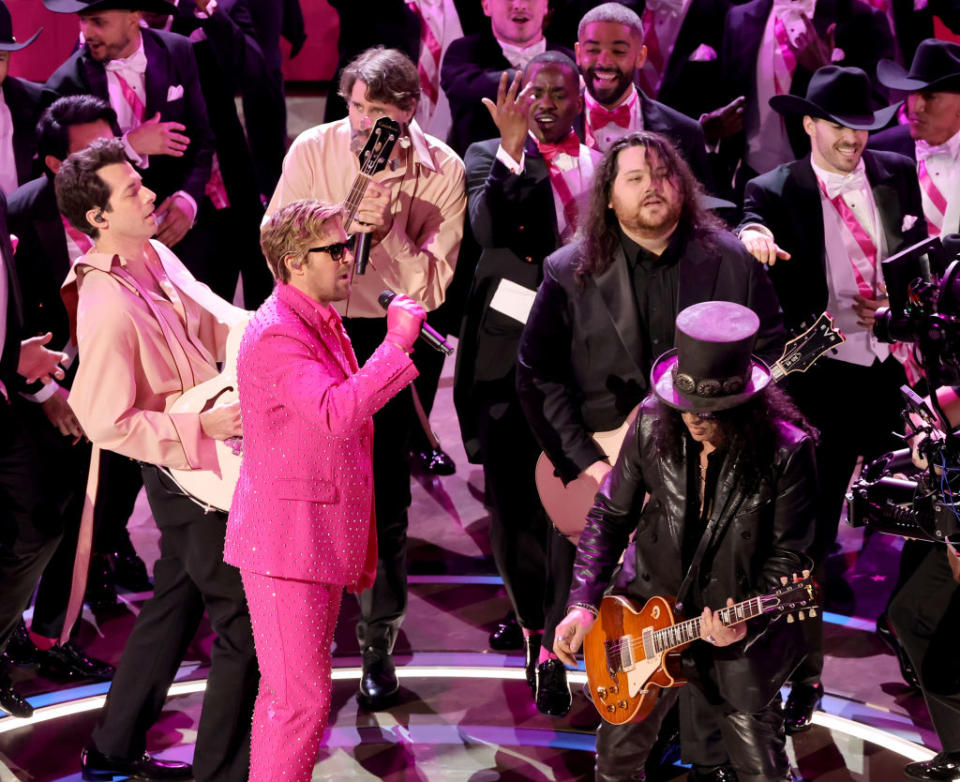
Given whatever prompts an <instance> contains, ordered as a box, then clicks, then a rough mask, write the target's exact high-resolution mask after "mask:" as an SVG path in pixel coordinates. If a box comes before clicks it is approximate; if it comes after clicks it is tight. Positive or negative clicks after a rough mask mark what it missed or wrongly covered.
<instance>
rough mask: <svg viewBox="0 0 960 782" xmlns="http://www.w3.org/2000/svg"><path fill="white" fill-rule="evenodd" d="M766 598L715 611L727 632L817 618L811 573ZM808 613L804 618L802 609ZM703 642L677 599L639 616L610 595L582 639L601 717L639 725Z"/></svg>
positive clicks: (650, 605) (652, 602)
mask: <svg viewBox="0 0 960 782" xmlns="http://www.w3.org/2000/svg"><path fill="white" fill-rule="evenodd" d="M783 582H784V585H783V586H782V587H780V588H779V589H777V590H776V591H774V592H771V593H770V594H768V595H761V596H760V597H753V598H750V599H749V600H744V601H743V602H742V603H737V604H736V605H732V606H727V607H725V608H721V609H719V610H718V611H717V612H716V615H717V616H719V617H720V619H721V621H722V622H723V624H724V625H725V626H727V627H729V626H731V625H736V624H740V623H742V622H746V621H747V620H748V619H753V618H754V617H757V616H772V617H774V618H776V617H778V616H780V615H781V614H787V621H788V622H790V621H793V619H794V616H793V615H794V613H796V614H797V616H798V617H799V618H800V619H805V618H806V617H807V616H810V617H814V616H816V606H817V604H818V603H819V594H818V590H817V587H816V584H815V583H814V582H813V580H812V579H811V578H810V572H809V571H804V574H803V578H802V579H800V578H796V577H795V579H794V581H793V582H790V581H789V580H788V579H787V578H784V579H783ZM805 609H808V610H807V613H804V610H805ZM698 638H700V617H699V616H698V617H695V618H694V619H688V620H686V621H677V618H676V614H675V606H674V600H673V598H670V597H652V598H650V599H649V600H648V601H647V602H646V603H645V604H644V606H643V608H641V609H640V610H639V611H638V610H637V608H636V604H635V603H634V601H632V600H631V599H630V598H627V597H624V596H623V595H607V596H606V597H605V598H603V602H602V603H601V605H600V615H599V616H598V617H597V620H596V622H594V624H593V627H592V628H591V629H590V632H589V633H587V636H586V638H584V640H583V659H584V665H585V667H586V669H587V686H588V688H589V691H590V697H591V699H592V700H593V705H594V706H596V707H597V711H598V712H600V716H601V717H603V719H604V720H606V721H607V722H610V723H612V724H614V725H622V724H623V723H625V722H640V721H641V720H643V719H644V718H645V717H646V716H647V715H648V714H649V713H650V711H651V710H652V709H653V707H654V705H655V704H656V702H657V698H658V697H659V696H660V690H661V689H663V688H666V687H680V686H681V685H683V684H686V680H685V679H683V678H682V676H681V674H680V653H681V652H682V651H683V650H684V649H685V648H686V647H687V646H689V645H690V644H691V643H692V642H693V641H695V640H697V639H698Z"/></svg>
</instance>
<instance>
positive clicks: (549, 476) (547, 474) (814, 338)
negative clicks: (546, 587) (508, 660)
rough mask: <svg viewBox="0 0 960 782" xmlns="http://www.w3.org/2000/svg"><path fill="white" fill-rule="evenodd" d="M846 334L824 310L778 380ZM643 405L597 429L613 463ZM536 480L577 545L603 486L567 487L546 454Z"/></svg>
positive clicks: (790, 348)
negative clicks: (603, 429) (619, 421)
mask: <svg viewBox="0 0 960 782" xmlns="http://www.w3.org/2000/svg"><path fill="white" fill-rule="evenodd" d="M844 339H845V337H844V336H843V334H842V333H841V332H840V330H839V329H838V328H837V327H836V326H834V325H833V318H831V317H830V314H829V313H827V312H824V313H823V314H822V315H821V316H820V317H819V318H817V320H816V322H815V323H814V324H813V325H812V326H811V327H810V328H808V329H807V330H806V331H804V332H803V333H802V334H800V335H798V336H796V337H794V338H793V339H791V340H790V341H789V342H787V344H786V345H785V346H784V348H783V354H782V355H781V356H780V358H779V359H778V360H777V361H776V362H775V363H774V364H773V365H772V366H771V367H770V374H771V376H772V378H773V380H774V382H776V381H779V380H782V379H783V378H784V377H786V376H787V375H788V374H790V373H791V372H806V371H807V370H808V369H809V368H810V367H811V366H812V365H813V362H814V361H816V360H817V359H818V358H820V356H822V355H823V354H824V353H826V352H827V351H828V350H830V349H832V348H833V347H835V346H836V345H839V344H840V343H841V342H843V341H844ZM639 409H640V407H639V405H638V406H637V407H635V408H634V409H633V410H631V411H630V414H629V415H628V416H627V418H626V420H625V421H624V422H623V423H622V424H620V426H619V427H618V428H617V429H613V430H611V431H609V432H597V433H595V434H594V435H592V437H593V441H594V442H595V443H596V444H597V446H598V447H599V448H600V451H601V452H602V453H603V454H604V456H606V457H607V460H608V461H609V462H610V463H611V464H613V463H614V462H615V461H616V460H617V455H618V454H619V453H620V449H621V448H622V447H623V441H624V440H625V439H626V437H627V432H629V431H630V427H631V426H633V422H634V421H635V420H636V418H637V412H638V411H639ZM534 480H535V481H536V484H537V491H538V492H539V493H540V502H541V503H542V504H543V509H544V510H545V511H546V512H547V516H549V517H550V521H552V522H553V526H555V527H556V528H557V531H558V532H560V533H561V534H563V535H565V536H566V538H567V539H568V540H569V541H570V542H571V543H573V545H577V541H579V540H580V533H581V532H583V528H584V526H585V525H586V522H587V513H589V512H590V508H592V507H593V500H594V497H596V495H597V490H598V489H599V488H600V487H599V485H598V484H597V482H596V481H595V480H594V479H593V478H588V477H586V476H581V477H578V478H575V479H574V480H572V481H570V483H568V484H566V486H564V484H563V481H561V480H560V478H559V476H558V475H557V474H556V470H555V469H554V466H553V462H551V461H550V459H549V457H548V456H547V455H546V454H545V453H541V454H540V458H539V459H538V460H537V467H536V472H535V473H534Z"/></svg>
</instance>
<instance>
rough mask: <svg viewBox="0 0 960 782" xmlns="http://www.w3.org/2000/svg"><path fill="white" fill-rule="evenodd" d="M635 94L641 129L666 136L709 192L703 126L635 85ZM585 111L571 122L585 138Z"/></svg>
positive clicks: (709, 181) (710, 171)
mask: <svg viewBox="0 0 960 782" xmlns="http://www.w3.org/2000/svg"><path fill="white" fill-rule="evenodd" d="M637 93H638V94H639V95H640V116H642V117H643V128H644V130H649V131H652V132H654V133H660V134H661V135H664V136H666V137H667V138H669V139H670V140H671V141H672V142H673V143H674V145H675V146H676V147H677V149H678V150H680V154H682V155H683V158H684V160H686V161H687V163H688V165H689V166H690V169H691V170H692V171H693V175H694V176H695V177H696V178H697V179H699V180H700V183H701V184H702V185H703V186H704V187H705V188H706V189H707V190H710V191H712V190H713V189H714V185H713V173H712V169H711V167H710V160H709V158H708V156H707V142H706V140H705V139H704V137H703V128H702V127H700V123H699V122H697V120H695V119H692V118H691V117H688V116H687V115H686V114H682V113H681V112H679V111H677V110H675V109H671V108H670V107H669V106H667V105H666V104H664V103H661V102H660V101H656V100H654V99H653V98H648V97H647V96H646V95H645V94H644V92H643V90H641V89H639V88H638V89H637ZM585 113H586V112H584V114H581V115H580V116H578V117H577V118H576V120H575V121H574V123H573V126H574V129H575V130H576V131H577V135H578V136H580V138H584V137H585V136H584V128H583V125H584V122H585V118H584V115H585Z"/></svg>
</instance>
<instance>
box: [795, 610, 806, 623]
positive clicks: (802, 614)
mask: <svg viewBox="0 0 960 782" xmlns="http://www.w3.org/2000/svg"><path fill="white" fill-rule="evenodd" d="M806 618H807V615H806V614H805V613H803V611H797V619H799V620H800V621H801V622H802V621H803V620H804V619H806Z"/></svg>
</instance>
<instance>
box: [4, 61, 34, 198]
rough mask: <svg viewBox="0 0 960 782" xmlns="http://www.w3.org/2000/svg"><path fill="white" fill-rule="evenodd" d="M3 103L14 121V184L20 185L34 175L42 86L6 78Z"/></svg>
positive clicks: (9, 77)
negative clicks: (15, 182) (15, 180)
mask: <svg viewBox="0 0 960 782" xmlns="http://www.w3.org/2000/svg"><path fill="white" fill-rule="evenodd" d="M3 99H4V101H6V104H7V106H8V107H9V109H10V115H11V118H12V119H13V156H14V159H15V160H16V163H17V182H18V183H19V184H21V185H22V184H23V183H24V182H28V181H29V180H30V179H32V178H33V175H34V165H35V160H34V158H36V156H37V120H39V119H40V112H41V109H42V107H43V86H42V85H40V84H35V83H34V82H32V81H27V80H26V79H18V78H16V77H15V76H8V77H7V78H6V79H4V80H3Z"/></svg>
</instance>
